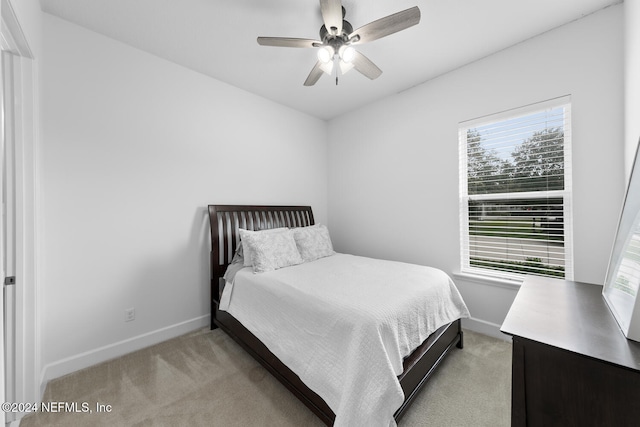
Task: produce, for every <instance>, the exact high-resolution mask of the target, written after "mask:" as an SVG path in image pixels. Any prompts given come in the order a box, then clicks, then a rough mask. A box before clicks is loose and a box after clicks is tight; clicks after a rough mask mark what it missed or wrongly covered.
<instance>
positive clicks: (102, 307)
mask: <svg viewBox="0 0 640 427" xmlns="http://www.w3.org/2000/svg"><path fill="white" fill-rule="evenodd" d="M44 40H45V46H44V47H45V62H44V97H43V98H44V100H43V131H44V135H45V140H44V145H43V147H42V180H41V181H42V187H43V188H42V206H41V210H40V215H42V218H43V223H44V225H43V230H44V232H43V236H42V240H43V251H42V254H41V259H42V272H41V277H42V279H41V287H42V299H43V301H44V302H43V305H42V313H41V316H42V348H43V353H42V359H43V366H44V365H46V366H45V372H44V373H43V377H44V378H43V379H44V381H43V385H44V383H45V382H46V380H47V379H49V378H52V377H56V376H59V375H61V374H64V373H67V372H70V371H73V370H75V369H78V368H80V367H83V366H87V365H89V364H92V363H96V362H99V361H101V360H104V359H105V358H108V357H114V356H117V355H120V354H122V353H126V352H128V351H131V350H133V349H135V348H137V347H141V346H144V345H148V344H150V343H152V342H155V341H159V340H162V339H166V338H168V337H170V336H174V335H177V334H179V333H183V332H186V331H187V330H190V329H193V328H197V327H202V326H206V325H207V324H208V322H209V310H210V306H209V293H210V292H209V261H208V253H209V250H210V243H209V237H208V236H209V234H208V233H209V225H208V217H207V214H206V205H207V204H209V203H218V204H225V203H228V204H236V203H237V204H243V203H245V204H301V205H311V206H313V209H314V213H315V216H316V219H317V221H319V222H326V219H327V195H326V194H327V178H326V177H327V147H326V139H327V124H326V123H325V122H324V121H320V120H318V119H315V118H311V117H310V116H307V115H304V114H301V113H299V112H296V111H294V110H291V109H288V108H286V107H283V106H280V105H278V104H275V103H273V102H271V101H268V100H265V99H263V98H260V97H257V96H255V95H252V94H250V93H247V92H244V91H242V90H239V89H237V88H235V87H232V86H229V85H227V84H224V83H221V82H219V81H216V80H213V79H211V78H209V77H206V76H203V75H201V74H198V73H195V72H192V71H190V70H187V69H185V68H182V67H180V66H177V65H175V64H173V63H170V62H167V61H165V60H162V59H159V58H157V57H155V56H152V55H149V54H146V53H144V52H142V51H139V50H136V49H134V48H131V47H128V46H126V45H124V44H121V43H119V42H116V41H114V40H112V39H108V38H106V37H103V36H101V35H98V34H96V33H93V32H90V31H87V30H85V29H83V28H81V27H78V26H75V25H73V24H70V23H68V22H66V21H63V20H60V19H58V18H55V17H52V16H50V15H45V19H44ZM221 60H222V59H221ZM130 307H134V308H135V314H136V319H135V321H133V322H128V323H125V322H124V310H125V309H127V308H130Z"/></svg>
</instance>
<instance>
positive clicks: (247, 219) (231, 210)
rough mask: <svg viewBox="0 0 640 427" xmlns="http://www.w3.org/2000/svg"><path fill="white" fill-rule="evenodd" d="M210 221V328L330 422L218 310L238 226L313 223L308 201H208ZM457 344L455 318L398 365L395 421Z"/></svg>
mask: <svg viewBox="0 0 640 427" xmlns="http://www.w3.org/2000/svg"><path fill="white" fill-rule="evenodd" d="M209 220H210V223H211V329H215V328H217V327H219V328H220V329H222V330H223V331H224V332H226V333H227V334H228V335H229V336H231V338H233V339H234V340H235V341H236V342H238V344H240V345H241V346H242V347H243V348H244V349H245V350H246V351H247V352H248V353H249V354H250V355H251V356H253V357H254V358H255V359H256V360H257V361H258V362H260V363H261V364H262V365H263V366H264V367H265V368H266V369H267V370H268V371H269V372H271V374H273V376H274V377H276V378H277V379H278V380H279V381H280V382H281V383H282V384H283V385H284V386H285V387H287V388H288V389H289V390H290V391H291V392H292V393H293V394H294V395H295V396H296V397H297V398H298V399H300V400H301V401H302V402H303V403H304V404H305V405H307V407H309V409H311V410H312V411H313V412H314V413H315V414H316V415H317V416H318V417H319V418H320V419H321V420H322V421H323V422H324V423H325V424H327V425H333V421H334V419H335V414H334V413H333V411H332V410H331V408H329V406H328V405H327V404H326V403H325V402H324V400H323V399H322V398H321V397H320V396H318V395H317V394H316V393H315V392H314V391H313V390H311V389H310V388H309V387H307V386H306V385H305V384H304V383H303V382H302V380H300V378H299V377H298V376H297V375H296V374H295V373H294V372H293V371H291V370H290V369H289V368H288V367H287V366H285V364H284V363H282V362H281V361H280V360H279V359H278V358H277V357H276V356H275V355H274V354H273V353H271V351H269V349H268V348H267V347H266V346H265V345H264V344H263V343H262V342H260V340H259V339H258V338H256V337H255V336H254V335H253V334H252V333H251V332H249V331H248V330H247V329H246V328H245V327H244V326H243V325H242V324H241V323H240V322H239V321H238V320H236V319H235V318H234V317H233V316H231V315H230V314H229V313H227V312H226V311H221V310H219V309H218V305H219V301H220V295H221V292H222V288H223V287H224V279H223V276H224V273H225V271H226V269H227V266H228V265H229V264H230V263H231V260H232V258H233V255H234V253H235V250H236V247H237V246H238V242H239V241H240V236H239V234H238V229H239V228H244V229H247V230H263V229H267V228H277V227H306V226H309V225H313V224H314V220H313V212H312V211H311V207H310V206H253V205H209ZM454 346H457V347H458V348H462V346H463V334H462V326H461V321H460V319H458V320H456V321H454V322H452V323H450V324H448V325H445V326H443V327H441V328H440V329H438V330H437V331H435V332H434V333H433V334H431V336H429V338H427V339H426V340H425V341H424V342H423V343H422V344H421V345H420V347H418V348H417V349H416V350H415V351H414V352H413V353H412V354H410V355H409V356H408V357H407V358H406V359H405V360H404V364H403V368H404V371H403V372H402V374H400V375H399V376H398V379H399V380H400V385H401V387H402V390H403V391H404V395H405V400H404V403H403V404H402V406H401V407H400V408H399V409H398V410H397V411H396V413H395V414H394V418H395V419H396V421H398V420H399V419H400V418H401V417H402V415H403V414H404V412H405V410H406V409H407V408H408V407H409V405H410V404H411V402H412V401H413V399H414V397H415V396H416V395H417V393H418V391H419V390H420V389H421V388H422V386H423V385H424V384H425V383H426V381H427V380H428V379H429V377H430V376H431V374H432V373H433V372H434V370H435V368H436V367H437V366H438V364H439V363H440V362H441V361H442V360H443V358H444V357H445V356H446V355H447V353H449V351H451V350H452V349H453V347H454Z"/></svg>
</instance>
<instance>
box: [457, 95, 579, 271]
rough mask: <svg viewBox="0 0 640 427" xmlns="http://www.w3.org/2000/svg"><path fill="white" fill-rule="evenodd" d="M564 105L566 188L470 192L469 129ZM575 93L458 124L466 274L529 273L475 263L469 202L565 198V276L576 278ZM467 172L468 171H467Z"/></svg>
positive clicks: (462, 257)
mask: <svg viewBox="0 0 640 427" xmlns="http://www.w3.org/2000/svg"><path fill="white" fill-rule="evenodd" d="M555 108H563V109H564V116H563V132H564V138H563V156H564V188H563V189H562V190H546V191H527V192H508V193H486V194H473V195H469V191H468V190H469V189H468V175H469V171H468V154H467V133H468V131H469V130H470V129H474V128H477V127H480V126H486V125H487V124H495V123H500V122H504V121H507V120H511V119H514V118H518V117H522V116H527V115H533V114H536V113H540V112H542V111H545V110H549V109H555ZM571 139H572V138H571V97H570V96H569V95H566V96H562V97H559V98H554V99H550V100H547V101H542V102H537V103H534V104H529V105H526V106H523V107H518V108H514V109H510V110H506V111H502V112H499V113H495V114H490V115H487V116H482V117H479V118H476V119H472V120H466V121H463V122H460V123H459V124H458V148H459V193H458V194H459V217H460V272H461V273H462V274H465V275H472V276H482V277H485V278H488V279H498V280H505V279H506V280H509V281H517V282H520V281H522V280H523V279H524V277H525V276H526V275H527V273H516V272H508V271H501V270H495V269H489V268H482V267H478V266H472V265H471V255H470V254H471V251H470V234H469V232H470V230H469V202H470V201H482V200H487V201H490V200H518V199H529V200H534V199H538V200H545V199H550V198H560V197H561V198H562V207H563V217H564V218H563V221H564V230H563V231H564V240H563V244H564V279H565V280H573V274H574V272H573V269H574V268H573V267H574V263H573V202H572V199H573V184H572V173H571V171H572V140H571ZM463 172H464V173H463Z"/></svg>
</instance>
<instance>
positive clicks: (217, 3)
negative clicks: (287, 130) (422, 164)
mask: <svg viewBox="0 0 640 427" xmlns="http://www.w3.org/2000/svg"><path fill="white" fill-rule="evenodd" d="M621 2H622V0H395V1H392V0H387V1H376V0H359V1H358V0H343V6H344V7H345V9H346V17H345V19H346V20H347V21H349V22H350V23H351V24H352V25H353V27H354V28H358V27H361V26H362V25H364V24H367V23H369V22H371V21H374V20H376V19H379V18H382V17H384V16H387V15H389V14H392V13H395V12H399V11H401V10H404V9H407V8H409V7H412V6H418V7H419V8H420V11H421V13H422V19H421V21H420V23H419V24H418V25H417V26H414V27H411V28H409V29H407V30H404V31H402V32H399V33H396V34H392V35H390V36H388V37H386V38H383V39H379V40H376V41H373V42H371V43H367V44H363V45H360V46H358V50H359V51H360V52H362V53H363V54H364V55H366V56H367V57H368V58H369V59H371V60H372V61H373V62H374V63H375V64H376V65H378V67H380V68H381V69H382V71H383V73H382V75H381V76H380V77H379V78H378V79H376V80H369V79H367V78H366V77H364V76H363V75H361V74H360V73H358V72H357V71H355V70H353V71H351V72H349V73H348V74H346V75H344V76H341V77H340V80H339V85H338V86H336V84H335V77H330V76H328V75H323V76H322V77H321V78H320V80H319V81H318V83H316V85H315V86H312V87H305V86H303V84H302V83H303V82H304V81H305V79H306V78H307V75H308V74H309V72H310V71H311V68H312V67H313V65H314V64H315V62H316V52H315V49H293V48H278V47H265V46H259V45H258V44H257V42H256V37H258V36H279V37H300V38H312V39H318V38H319V35H318V31H319V29H320V26H321V25H322V16H321V14H320V6H319V4H320V3H319V1H318V0H270V1H265V0H226V1H223V0H41V5H42V10H43V11H45V12H48V13H50V14H53V15H56V16H58V17H60V18H63V19H66V20H68V21H71V22H74V23H76V24H78V25H81V26H83V27H86V28H88V29H90V30H93V31H95V32H98V33H101V34H104V35H106V36H108V37H111V38H114V39H116V40H119V41H122V42H124V43H126V44H128V45H131V46H134V47H136V48H139V49H141V50H144V51H147V52H149V53H152V54H155V55H157V56H159V57H162V58H165V59H167V60H169V61H172V62H175V63H177V64H181V65H183V66H185V67H187V68H190V69H192V70H195V71H198V72H200V73H203V74H206V75H209V76H211V77H214V78H216V79H218V80H221V81H223V82H227V83H229V84H231V85H233V86H236V87H238V88H241V89H244V90H247V91H249V92H252V93H255V94H257V95H260V96H263V97H265V98H268V99H271V100H273V101H276V102H278V103H281V104H284V105H287V106H289V107H291V108H294V109H296V110H299V111H303V112H305V113H308V114H310V115H313V116H316V117H318V118H321V119H331V118H332V117H335V116H337V115H339V114H340V113H343V112H346V111H350V110H353V109H356V108H358V107H360V106H362V105H364V104H367V103H370V102H373V101H375V100H377V99H380V98H383V97H386V96H388V95H391V94H394V93H397V92H401V91H403V90H405V89H408V88H410V87H412V86H415V85H418V84H420V83H422V82H424V81H427V80H429V79H432V78H434V77H436V76H438V75H441V74H443V73H446V72H448V71H451V70H453V69H455V68H458V67H460V66H462V65H465V64H468V63H470V62H473V61H475V60H477V59H480V58H482V57H485V56H487V55H490V54H492V53H494V52H497V51H499V50H502V49H504V48H506V47H509V46H512V45H514V44H517V43H519V42H521V41H523V40H526V39H528V38H530V37H533V36H535V35H538V34H540V33H543V32H545V31H548V30H550V29H552V28H555V27H558V26H561V25H563V24H566V23H568V22H571V21H573V20H576V19H580V18H582V17H584V16H586V15H588V14H591V13H593V12H596V11H598V10H600V9H602V8H605V7H607V6H609V5H611V4H617V3H621Z"/></svg>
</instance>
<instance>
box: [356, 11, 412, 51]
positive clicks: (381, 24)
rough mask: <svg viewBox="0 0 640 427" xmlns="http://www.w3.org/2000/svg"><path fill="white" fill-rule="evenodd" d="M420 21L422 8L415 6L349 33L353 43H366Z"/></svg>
mask: <svg viewBox="0 0 640 427" xmlns="http://www.w3.org/2000/svg"><path fill="white" fill-rule="evenodd" d="M419 22H420V9H418V6H414V7H412V8H409V9H407V10H403V11H402V12H398V13H394V14H393V15H389V16H385V17H384V18H380V19H378V20H377V21H373V22H370V23H368V24H366V25H363V26H362V27H360V28H358V29H357V30H355V31H354V32H353V33H351V34H349V39H350V40H352V41H351V44H360V43H366V42H370V41H372V40H377V39H379V38H382V37H385V36H388V35H389V34H393V33H397V32H398V31H402V30H405V29H407V28H409V27H412V26H414V25H416V24H417V23H419Z"/></svg>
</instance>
